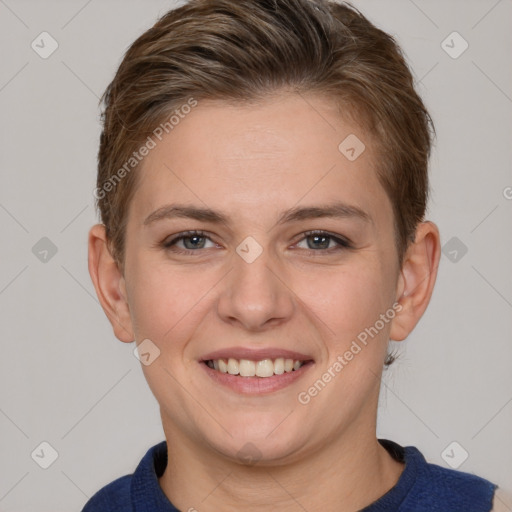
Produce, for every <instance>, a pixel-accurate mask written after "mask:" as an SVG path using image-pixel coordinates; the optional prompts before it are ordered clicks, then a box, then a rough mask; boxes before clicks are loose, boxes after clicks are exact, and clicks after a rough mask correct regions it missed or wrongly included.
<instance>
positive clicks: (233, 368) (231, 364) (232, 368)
mask: <svg viewBox="0 0 512 512" xmlns="http://www.w3.org/2000/svg"><path fill="white" fill-rule="evenodd" d="M228 373H229V374H230V375H238V374H239V373H240V370H239V365H238V361H237V360H236V359H233V358H231V357H230V358H229V361H228Z"/></svg>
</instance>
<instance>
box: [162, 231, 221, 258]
mask: <svg viewBox="0 0 512 512" xmlns="http://www.w3.org/2000/svg"><path fill="white" fill-rule="evenodd" d="M208 243H209V244H210V245H207V244H208ZM162 246H163V247H165V248H166V249H171V250H174V251H176V252H184V253H189V252H197V251H198V250H199V249H208V248H210V247H215V246H216V244H215V243H214V242H212V241H211V240H210V238H209V237H208V236H206V235H205V234H204V233H203V232H202V231H187V232H185V233H180V234H178V235H176V236H175V237H174V238H171V239H166V240H164V242H163V243H162Z"/></svg>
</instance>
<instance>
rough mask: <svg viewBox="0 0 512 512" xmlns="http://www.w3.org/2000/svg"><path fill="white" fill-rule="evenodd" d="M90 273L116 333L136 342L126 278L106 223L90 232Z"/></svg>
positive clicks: (120, 338) (96, 226)
mask: <svg viewBox="0 0 512 512" xmlns="http://www.w3.org/2000/svg"><path fill="white" fill-rule="evenodd" d="M88 245H89V274H90V276H91V279H92V282H93V284H94V288H95V289H96V295H97V296H98V299H99V301H100V304H101V307H102V308H103V311H104V312H105V314H106V315H107V317H108V319H109V321H110V323H111V324H112V328H113V329H114V334H115V336H116V337H117V338H118V339H119V340H120V341H123V342H125V343H130V342H132V341H134V339H135V337H134V334H133V329H132V323H131V318H130V311H129V306H128V300H127V294H126V285H125V281H124V277H123V275H122V273H121V271H120V270H119V267H118V265H117V263H116V262H115V260H114V259H113V258H112V255H111V254H110V251H109V249H108V243H107V237H106V233H105V226H104V225H103V224H96V225H95V226H93V227H92V228H91V229H90V231H89V244H88Z"/></svg>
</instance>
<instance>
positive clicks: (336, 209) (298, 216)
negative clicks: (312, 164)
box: [143, 202, 373, 226]
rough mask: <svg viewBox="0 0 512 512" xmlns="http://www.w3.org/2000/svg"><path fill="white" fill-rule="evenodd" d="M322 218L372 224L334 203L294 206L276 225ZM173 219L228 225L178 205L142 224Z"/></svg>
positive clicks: (207, 212)
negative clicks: (350, 219)
mask: <svg viewBox="0 0 512 512" xmlns="http://www.w3.org/2000/svg"><path fill="white" fill-rule="evenodd" d="M324 217H332V218H338V219H340V218H341V219H347V218H354V219H359V220H362V221H364V222H367V223H371V222H373V220H372V218H371V216H370V215H369V214H368V213H367V212H365V211H364V210H362V209H361V208H358V207H357V206H351V205H347V204H344V203H341V202H335V203H331V204H328V205H325V206H323V205H322V206H296V207H293V208H290V209H289V210H286V211H285V212H283V213H282V214H281V215H280V216H279V219H278V220H277V222H276V225H279V224H285V223H288V222H297V221H300V220H307V219H317V218H324ZM173 218H187V219H195V220H198V221H203V222H211V223H213V224H226V225H229V224H230V219H229V216H227V215H226V214H224V213H222V212H219V211H215V210H212V209H211V208H198V207H194V206H187V205H180V204H172V205H166V206H162V207H161V208H158V209H157V210H155V211H154V212H153V213H151V214H149V215H148V216H147V217H146V219H145V220H144V223H143V224H144V226H148V225H149V224H153V223H154V222H157V221H159V220H162V219H173Z"/></svg>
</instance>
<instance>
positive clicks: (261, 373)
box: [204, 357, 309, 379]
mask: <svg viewBox="0 0 512 512" xmlns="http://www.w3.org/2000/svg"><path fill="white" fill-rule="evenodd" d="M308 362H309V361H302V360H300V359H291V358H284V357H277V358H275V359H260V360H258V361H254V360H251V359H235V358H233V357H230V358H227V359H224V358H220V359H208V360H206V361H204V363H205V364H206V365H207V366H208V367H209V368H211V369H212V370H215V371H217V372H220V373H227V374H229V375H234V376H239V377H261V378H262V379H265V378H269V377H273V376H274V375H283V374H284V373H291V372H295V371H297V370H299V369H300V368H301V367H302V366H303V365H304V364H307V363H308Z"/></svg>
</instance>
